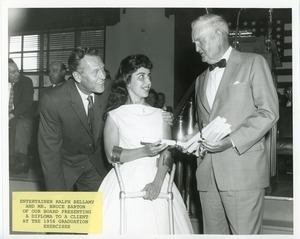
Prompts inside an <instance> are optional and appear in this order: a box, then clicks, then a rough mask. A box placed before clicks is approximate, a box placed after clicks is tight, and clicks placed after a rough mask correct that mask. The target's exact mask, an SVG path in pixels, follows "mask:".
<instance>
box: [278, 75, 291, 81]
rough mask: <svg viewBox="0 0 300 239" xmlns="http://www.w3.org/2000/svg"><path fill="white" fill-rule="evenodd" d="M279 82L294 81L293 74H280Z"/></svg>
mask: <svg viewBox="0 0 300 239" xmlns="http://www.w3.org/2000/svg"><path fill="white" fill-rule="evenodd" d="M277 80H278V82H292V75H278V78H277Z"/></svg>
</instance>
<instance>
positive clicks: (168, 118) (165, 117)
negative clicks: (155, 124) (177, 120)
mask: <svg viewBox="0 0 300 239" xmlns="http://www.w3.org/2000/svg"><path fill="white" fill-rule="evenodd" d="M161 114H162V117H163V120H164V121H165V122H166V123H168V124H169V125H171V126H172V125H173V120H174V116H173V113H172V112H167V111H164V110H162V111H161Z"/></svg>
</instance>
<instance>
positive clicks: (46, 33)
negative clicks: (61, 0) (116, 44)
mask: <svg viewBox="0 0 300 239" xmlns="http://www.w3.org/2000/svg"><path fill="white" fill-rule="evenodd" d="M99 30H100V31H103V33H102V34H100V37H101V39H102V41H101V42H99V46H92V47H96V48H98V49H101V52H102V53H103V55H102V56H101V57H102V60H103V61H104V62H105V45H106V42H105V39H106V26H98V27H80V28H65V29H54V30H42V31H28V32H18V33H15V34H13V35H10V36H9V39H8V44H9V47H8V54H9V57H11V55H13V54H20V55H21V62H20V65H19V70H20V72H21V73H22V74H25V75H26V76H28V77H30V76H38V80H37V82H35V81H34V80H33V85H34V91H35V96H34V100H35V101H38V100H39V98H40V94H39V93H40V90H41V89H43V88H45V87H47V86H48V84H47V82H48V83H49V77H48V72H49V64H50V61H52V60H51V59H50V52H63V51H66V50H67V51H69V50H70V53H71V51H72V50H73V49H74V48H76V47H78V46H80V45H81V36H80V35H81V33H82V32H85V31H99ZM70 32H74V44H73V46H74V47H70V48H67V49H65V48H61V49H54V50H53V49H50V35H51V34H56V33H58V34H63V33H70ZM29 35H38V36H39V40H38V41H39V42H38V45H39V47H38V50H36V51H24V37H25V36H29ZM18 36H20V37H21V51H12V52H11V51H10V44H11V37H18ZM45 37H47V39H46V41H45ZM45 44H47V45H46V46H45ZM26 53H37V59H38V58H39V61H38V66H37V69H32V70H26V69H25V70H24V54H26ZM66 59H68V56H67V58H66ZM45 61H46V63H44V62H45ZM64 63H65V64H66V67H67V75H70V72H69V69H68V66H67V62H64ZM34 78H36V77H34ZM66 78H67V77H66Z"/></svg>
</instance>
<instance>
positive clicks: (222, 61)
mask: <svg viewBox="0 0 300 239" xmlns="http://www.w3.org/2000/svg"><path fill="white" fill-rule="evenodd" d="M225 66H226V59H221V60H220V61H219V62H217V63H215V64H211V65H209V67H208V68H209V70H210V71H213V70H214V69H215V68H216V67H219V68H224V67H225Z"/></svg>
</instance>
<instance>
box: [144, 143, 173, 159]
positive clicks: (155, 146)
mask: <svg viewBox="0 0 300 239" xmlns="http://www.w3.org/2000/svg"><path fill="white" fill-rule="evenodd" d="M167 147H168V145H167V144H165V143H163V144H161V140H159V141H156V142H154V143H151V144H147V145H146V146H145V151H146V155H147V156H150V157H151V156H155V155H157V154H159V153H160V152H161V151H163V150H164V149H166V148H167Z"/></svg>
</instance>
